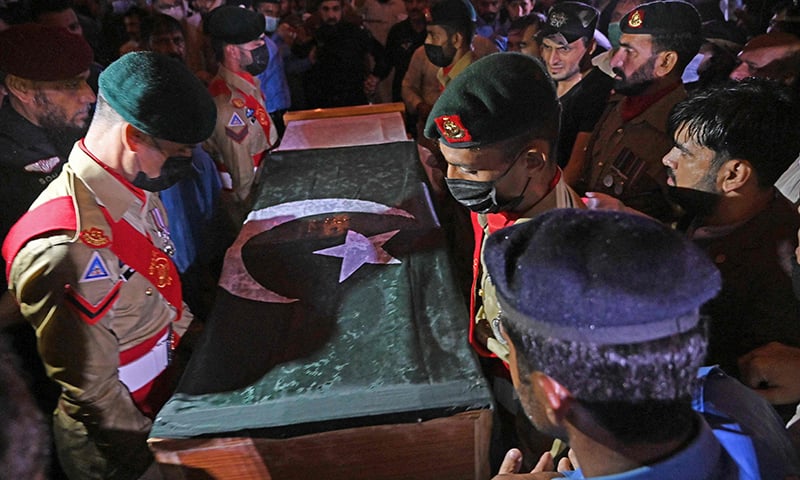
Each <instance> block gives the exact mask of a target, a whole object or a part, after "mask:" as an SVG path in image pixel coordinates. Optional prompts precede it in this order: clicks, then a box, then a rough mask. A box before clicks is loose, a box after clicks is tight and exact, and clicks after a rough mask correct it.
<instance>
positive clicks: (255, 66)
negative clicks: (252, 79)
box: [244, 45, 269, 75]
mask: <svg viewBox="0 0 800 480" xmlns="http://www.w3.org/2000/svg"><path fill="white" fill-rule="evenodd" d="M250 56H251V57H253V63H251V64H250V65H248V66H246V67H244V69H245V70H247V73H249V74H250V75H258V74H260V73H261V72H263V71H264V70H266V69H267V63H269V50H267V46H266V45H261V46H260V47H258V48H254V49H253V50H250Z"/></svg>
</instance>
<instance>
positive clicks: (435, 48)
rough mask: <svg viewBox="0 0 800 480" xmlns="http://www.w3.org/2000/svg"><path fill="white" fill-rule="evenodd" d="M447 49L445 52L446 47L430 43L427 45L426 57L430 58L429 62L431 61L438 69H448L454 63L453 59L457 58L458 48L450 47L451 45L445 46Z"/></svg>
mask: <svg viewBox="0 0 800 480" xmlns="http://www.w3.org/2000/svg"><path fill="white" fill-rule="evenodd" d="M445 46H446V47H448V48H447V52H445V47H442V46H439V45H431V44H430V43H426V44H425V56H427V57H428V60H430V61H431V63H432V64H434V65H436V66H437V67H442V68H444V67H446V66H448V65H450V63H452V61H453V58H455V56H456V48H455V47H453V46H452V45H450V44H449V43H448V44H447V45H445Z"/></svg>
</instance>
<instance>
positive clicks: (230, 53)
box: [225, 43, 242, 62]
mask: <svg viewBox="0 0 800 480" xmlns="http://www.w3.org/2000/svg"><path fill="white" fill-rule="evenodd" d="M225 56H226V57H228V58H230V59H231V60H234V61H236V62H238V61H239V57H241V56H242V52H240V51H239V47H237V46H236V45H233V44H230V43H229V44H227V45H225Z"/></svg>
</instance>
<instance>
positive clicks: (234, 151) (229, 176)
mask: <svg viewBox="0 0 800 480" xmlns="http://www.w3.org/2000/svg"><path fill="white" fill-rule="evenodd" d="M208 89H209V92H210V93H211V96H212V97H214V103H215V104H216V106H217V112H218V113H217V124H216V127H215V128H214V133H213V134H212V135H211V138H209V139H208V141H207V142H206V143H205V148H206V150H208V151H209V152H210V153H211V155H212V157H214V160H215V162H216V163H217V167H218V168H219V171H220V179H221V181H222V188H223V203H224V205H225V206H226V208H227V209H228V211H229V212H230V213H231V215H232V217H233V218H234V219H236V220H238V221H241V220H243V219H244V216H245V215H246V214H247V212H248V211H249V209H250V201H251V197H250V193H251V190H252V188H253V184H254V183H255V179H256V172H257V170H258V167H259V165H260V164H261V159H262V158H263V156H264V153H265V152H266V151H267V150H269V149H270V148H272V147H274V146H275V144H276V143H277V142H278V132H277V130H276V129H275V126H274V125H273V124H272V122H271V121H270V117H269V114H268V113H267V110H266V107H265V106H264V97H263V94H262V93H261V90H260V88H259V85H258V80H257V79H255V78H253V77H252V76H251V75H250V74H248V73H245V72H241V73H234V72H232V71H230V70H228V69H227V68H225V67H224V66H222V65H220V67H219V72H218V73H217V76H216V77H215V78H214V79H213V80H212V81H211V84H210V85H209V87H208Z"/></svg>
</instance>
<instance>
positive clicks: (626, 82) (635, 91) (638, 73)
mask: <svg viewBox="0 0 800 480" xmlns="http://www.w3.org/2000/svg"><path fill="white" fill-rule="evenodd" d="M653 63H654V61H653V57H650V58H648V59H647V60H646V61H645V62H644V63H643V64H642V65H640V66H639V68H637V69H636V70H634V71H633V73H631V75H630V77H628V76H626V75H625V72H623V71H622V70H621V69H620V68H618V67H614V68H613V69H612V71H613V72H614V73H615V74H617V75H619V77H620V79H619V80H617V79H616V78H615V79H614V90H615V91H616V92H617V93H621V94H622V95H625V96H628V97H633V96H636V95H640V94H642V93H643V92H644V91H645V90H647V87H649V86H650V85H652V84H653V81H655V76H654V75H653V71H654V70H655V66H654V65H653Z"/></svg>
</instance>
